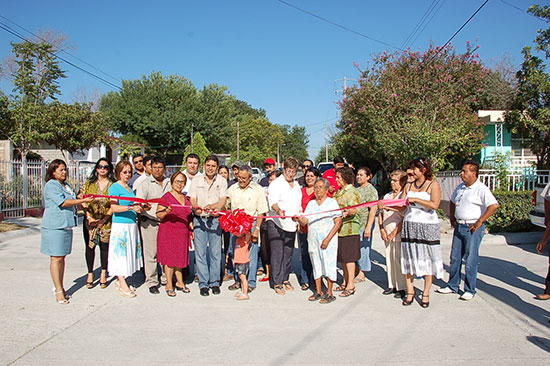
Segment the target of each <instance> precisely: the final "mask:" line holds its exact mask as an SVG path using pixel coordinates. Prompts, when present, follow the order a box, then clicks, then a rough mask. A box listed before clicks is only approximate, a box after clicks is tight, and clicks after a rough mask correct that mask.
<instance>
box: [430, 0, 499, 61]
mask: <svg viewBox="0 0 550 366" xmlns="http://www.w3.org/2000/svg"><path fill="white" fill-rule="evenodd" d="M488 2H489V0H485V2H484V3H483V4H481V6H480V7H479V8H477V10H476V11H475V12H474V13H473V14H472V15H471V16H470V17H469V18H468V20H467V21H466V22H465V23H464V24H462V26H461V27H460V28H458V30H457V31H456V32H455V33H454V34H453V36H452V37H451V38H449V40H448V41H447V42H446V43H445V44H444V45H443V47H441V48H440V49H438V50H437V51H436V52H435V54H434V55H433V56H432V58H431V59H430V61H429V62H432V60H433V59H434V58H435V57H436V56H437V55H438V54H439V52H441V50H443V49H444V48H445V47H446V46H447V45H448V44H449V43H451V41H452V40H453V38H455V37H456V35H457V34H458V33H460V31H461V30H462V29H463V28H464V27H465V26H466V24H468V23H469V22H470V20H472V19H473V18H474V17H475V16H476V14H477V13H479V11H480V10H481V9H483V7H484V6H485V5H486V4H487V3H488Z"/></svg>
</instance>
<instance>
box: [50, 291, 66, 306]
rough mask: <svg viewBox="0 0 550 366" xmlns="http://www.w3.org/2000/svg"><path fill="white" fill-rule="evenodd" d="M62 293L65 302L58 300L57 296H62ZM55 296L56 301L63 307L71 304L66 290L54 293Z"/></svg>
mask: <svg viewBox="0 0 550 366" xmlns="http://www.w3.org/2000/svg"><path fill="white" fill-rule="evenodd" d="M61 293H62V294H63V300H59V299H58V298H57V294H61ZM53 296H55V299H56V300H57V303H58V304H61V305H67V304H69V299H67V298H66V295H65V290H59V291H54V293H53Z"/></svg>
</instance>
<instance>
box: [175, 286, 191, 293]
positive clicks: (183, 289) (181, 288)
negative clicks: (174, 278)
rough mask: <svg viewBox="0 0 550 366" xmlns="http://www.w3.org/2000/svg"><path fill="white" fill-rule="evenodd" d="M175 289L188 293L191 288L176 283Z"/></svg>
mask: <svg viewBox="0 0 550 366" xmlns="http://www.w3.org/2000/svg"><path fill="white" fill-rule="evenodd" d="M176 290H177V291H181V292H183V293H185V294H188V293H190V292H191V290H189V287H187V286H185V285H183V287H179V286H178V285H176Z"/></svg>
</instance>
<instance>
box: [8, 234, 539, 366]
mask: <svg viewBox="0 0 550 366" xmlns="http://www.w3.org/2000/svg"><path fill="white" fill-rule="evenodd" d="M443 231H444V232H443V234H442V242H443V251H444V253H443V256H444V258H445V259H446V260H445V265H446V266H447V265H448V258H449V248H450V235H449V233H450V231H449V233H445V230H443ZM539 234H540V233H539ZM539 234H535V235H533V236H526V235H525V236H520V239H521V237H523V241H533V239H531V238H535V240H536V238H537V235H539ZM2 235H3V234H2ZM2 235H0V279H1V283H2V285H1V286H0V288H1V291H2V296H0V309H2V311H0V323H1V324H2V333H1V335H0V349H1V350H2V351H1V352H0V364H7V365H11V364H13V365H120V364H131V365H161V364H222V363H224V364H258V365H264V364H269V365H281V364H300V365H303V364H317V365H318V364H406V365H416V364H418V365H420V364H423V365H426V364H428V365H441V364H443V363H445V364H447V365H453V364H462V363H463V362H464V361H466V362H470V363H471V364H474V365H484V364H495V363H498V364H504V365H516V364H523V365H548V364H549V362H550V322H549V321H550V301H547V302H543V301H537V300H535V299H534V298H533V296H534V294H537V293H540V292H541V291H542V290H543V283H544V277H545V275H546V270H547V268H548V257H547V256H546V255H545V256H541V255H538V254H536V253H535V245H534V244H533V243H530V244H519V245H509V244H507V243H506V241H505V240H504V238H503V237H500V236H490V237H488V238H486V239H487V240H485V241H484V243H483V245H482V249H481V259H480V262H481V264H480V274H479V280H478V290H479V291H478V295H477V296H476V297H475V298H474V300H472V301H470V302H464V301H459V300H458V296H457V295H441V294H437V293H433V292H432V294H431V296H430V300H431V306H430V308H429V309H422V308H421V307H420V305H419V297H418V296H417V301H416V302H415V303H414V304H413V306H410V307H403V306H402V305H401V301H400V300H397V299H394V298H393V297H392V296H383V295H382V294H381V292H382V290H383V289H384V288H385V287H386V275H385V272H384V257H383V256H382V253H383V243H382V241H381V240H380V239H379V235H378V233H375V235H376V236H375V238H376V240H375V242H374V245H373V253H372V259H373V270H372V272H371V273H370V274H369V275H368V280H367V281H366V282H364V283H360V284H358V285H357V292H356V294H355V295H354V296H351V297H349V298H338V299H337V301H336V302H334V303H332V304H329V305H320V304H318V303H310V302H308V301H307V297H308V296H309V294H310V292H307V293H306V292H303V291H301V290H300V289H299V288H297V289H296V290H295V291H294V292H290V293H288V292H287V294H286V295H285V296H277V295H276V294H275V293H274V292H273V291H272V290H270V289H269V287H268V285H267V284H266V283H259V286H258V289H257V290H256V291H255V292H254V293H252V295H251V300H250V301H247V302H238V301H235V300H234V298H233V296H232V295H233V293H232V292H230V291H228V290H227V285H228V284H227V283H225V284H224V286H223V288H222V294H221V295H219V296H212V295H210V296H209V297H206V298H204V297H201V296H199V293H198V288H197V285H196V284H191V285H190V288H191V293H190V294H183V293H181V292H178V293H177V296H176V297H175V298H169V297H168V296H166V294H165V293H164V291H163V289H161V294H160V295H150V294H149V293H148V291H147V289H146V288H145V286H142V285H141V284H142V277H141V275H136V276H134V278H132V282H133V283H134V284H135V285H136V286H140V287H138V290H137V293H138V296H137V297H136V298H135V299H126V298H123V297H121V296H120V295H118V294H117V292H116V291H115V286H114V283H110V285H109V287H108V288H107V289H104V290H102V289H100V288H99V286H96V287H94V288H93V289H91V290H88V289H86V287H85V279H86V276H85V275H86V266H85V261H84V243H83V240H82V235H81V227H78V228H77V229H75V231H74V244H73V253H72V254H71V255H70V256H68V257H67V267H66V274H65V286H66V289H67V290H68V292H69V293H70V294H72V300H71V303H70V305H65V306H63V305H58V304H56V302H55V301H54V297H53V295H52V293H51V288H52V284H51V279H50V275H49V267H48V262H49V258H48V257H46V256H44V255H42V254H40V252H39V250H40V235H39V234H37V233H36V231H27V235H26V236H19V237H13V236H12V237H9V236H2ZM539 237H540V235H539ZM525 238H529V240H525ZM520 241H522V240H520ZM98 253H99V252H98ZM295 259H296V258H295ZM98 262H99V256H98V255H97V256H96V263H98ZM446 269H447V267H446ZM96 274H97V276H96V277H98V276H99V271H96ZM291 281H292V283H293V284H294V285H295V286H296V287H297V280H296V277H295V276H294V275H292V277H291ZM438 284H441V282H440V281H437V282H436V285H438ZM416 286H417V289H418V288H422V282H421V280H417V281H416ZM417 294H418V291H417Z"/></svg>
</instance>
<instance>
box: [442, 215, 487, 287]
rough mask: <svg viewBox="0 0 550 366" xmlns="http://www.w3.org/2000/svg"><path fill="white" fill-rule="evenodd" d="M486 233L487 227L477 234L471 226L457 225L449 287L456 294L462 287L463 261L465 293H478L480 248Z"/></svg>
mask: <svg viewBox="0 0 550 366" xmlns="http://www.w3.org/2000/svg"><path fill="white" fill-rule="evenodd" d="M484 233H485V225H481V227H479V228H478V229H477V231H476V232H475V233H472V232H471V231H470V226H469V225H463V224H456V226H455V231H454V234H453V246H452V248H451V270H450V272H449V282H448V285H449V287H450V288H451V290H453V291H454V292H458V289H459V287H460V269H461V267H462V260H464V262H465V269H464V274H465V276H464V291H466V292H470V293H472V294H475V293H476V281H477V268H478V265H479V246H480V245H481V240H482V239H483V235H484Z"/></svg>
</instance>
